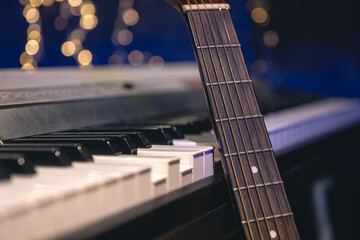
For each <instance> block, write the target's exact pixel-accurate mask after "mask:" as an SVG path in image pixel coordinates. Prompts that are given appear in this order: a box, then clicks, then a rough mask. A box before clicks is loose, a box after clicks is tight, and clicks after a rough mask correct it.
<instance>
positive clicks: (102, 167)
mask: <svg viewBox="0 0 360 240" xmlns="http://www.w3.org/2000/svg"><path fill="white" fill-rule="evenodd" d="M72 165H73V168H75V169H85V170H96V171H105V172H124V171H129V170H130V168H129V167H128V168H126V169H125V168H124V166H120V165H117V164H101V163H98V162H95V163H84V162H76V163H73V164H72ZM131 170H132V171H134V173H135V175H136V176H137V177H136V185H137V186H136V196H137V200H136V201H137V202H139V203H142V202H145V201H147V200H149V199H150V198H151V197H152V196H151V174H150V167H148V166H146V165H145V166H138V167H135V166H133V168H132V169H131Z"/></svg>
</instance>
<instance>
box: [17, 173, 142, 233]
mask: <svg viewBox="0 0 360 240" xmlns="http://www.w3.org/2000/svg"><path fill="white" fill-rule="evenodd" d="M38 172H42V174H41V173H40V176H41V177H40V178H39V177H38V176H37V178H35V179H36V181H33V182H35V183H40V184H43V185H46V184H47V186H48V187H51V189H53V188H54V187H56V185H57V184H59V183H61V184H68V185H70V184H71V185H74V186H73V187H77V188H78V189H79V187H80V186H79V185H78V183H82V184H86V185H89V184H91V182H92V186H93V188H89V187H87V188H84V191H82V192H81V193H84V194H79V197H80V199H78V200H80V201H78V203H80V205H79V204H78V205H77V206H76V208H73V209H72V210H73V211H75V210H77V207H80V208H81V206H84V207H83V210H85V211H82V214H81V215H80V216H82V217H83V219H82V220H83V222H81V221H80V225H84V224H87V223H89V222H91V221H94V220H98V219H99V218H101V217H103V216H104V213H105V212H106V213H107V214H109V212H108V211H106V210H107V209H108V208H107V207H108V206H109V201H113V200H114V195H113V194H114V193H113V190H114V188H111V187H109V186H113V185H111V184H109V181H105V179H109V177H110V175H109V174H104V173H101V175H102V176H101V177H100V176H99V175H98V176H96V175H95V176H94V171H82V170H81V171H79V170H77V171H76V172H74V171H72V173H71V174H72V175H75V176H78V181H76V177H71V176H70V175H69V174H68V173H70V172H71V171H70V172H69V171H66V172H67V174H63V173H62V172H63V171H60V172H58V171H56V170H55V171H45V172H46V173H48V174H49V173H52V174H53V175H50V176H52V177H53V179H51V177H50V176H49V175H44V171H43V170H40V171H39V170H38ZM81 172H83V173H84V172H88V173H91V174H90V176H91V178H92V179H91V180H90V181H86V180H84V177H86V176H81V174H80V176H79V173H81ZM97 174H99V172H98V173H97ZM37 175H38V174H37ZM113 176H114V174H112V175H111V177H112V179H113ZM123 176H124V178H125V179H126V178H127V177H129V175H128V174H123ZM54 178H57V179H58V180H55V179H54ZM15 179H16V178H15ZM59 179H60V181H59ZM61 179H63V180H61ZM64 179H65V180H66V179H68V180H67V181H64ZM101 181H104V182H103V183H104V185H103V187H99V184H100V183H99V182H101ZM17 182H18V183H21V181H19V180H18V181H17ZM124 182H126V181H124ZM133 183H134V184H133V185H131V186H130V189H129V186H128V188H127V189H124V191H123V193H122V195H123V196H124V197H126V198H128V195H129V193H130V195H131V189H133V188H134V187H135V181H133ZM26 184H27V181H26V182H24V185H26ZM100 186H101V184H100ZM124 187H126V184H125V185H124ZM107 190H109V191H107ZM99 194H100V195H99ZM57 195H58V194H57ZM101 196H102V197H101ZM106 196H108V197H110V198H105V197H106ZM99 197H100V199H99ZM133 198H135V194H134V197H133ZM101 199H102V200H103V201H101ZM104 200H108V201H104ZM98 204H100V206H99V205H98ZM110 204H112V202H110ZM99 207H100V209H98V211H92V210H93V209H97V208H99ZM124 207H127V206H124ZM35 210H37V209H35ZM35 210H34V211H32V215H33V217H32V219H34V218H35V219H36V216H43V217H37V218H38V219H40V220H41V219H46V216H49V215H48V214H44V212H46V210H47V209H46V208H45V209H40V210H41V211H38V212H36V211H35ZM99 210H100V211H99ZM101 210H103V211H101ZM61 214H62V215H63V213H61ZM52 215H53V216H54V218H51V219H49V220H47V222H46V223H49V224H54V223H53V222H52V221H53V220H54V219H56V215H57V214H55V213H52ZM34 216H35V217H34ZM64 221H71V218H70V219H63V222H64ZM32 222H34V221H32ZM75 225H76V224H75ZM30 226H31V223H30ZM39 226H40V227H41V226H43V224H37V226H33V227H31V229H37V228H38V227H39ZM57 227H59V226H57ZM48 229H49V230H51V229H53V227H52V226H49V227H48ZM33 232H36V231H33ZM32 234H34V233H32ZM51 234H54V232H53V233H51V232H46V231H45V232H44V231H43V232H42V236H51ZM30 235H31V234H30Z"/></svg>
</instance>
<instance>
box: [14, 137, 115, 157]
mask: <svg viewBox="0 0 360 240" xmlns="http://www.w3.org/2000/svg"><path fill="white" fill-rule="evenodd" d="M11 142H14V143H15V142H16V143H51V144H53V143H79V144H83V145H84V146H85V147H86V148H87V149H88V150H89V151H90V153H91V154H99V155H114V154H121V153H122V152H121V148H120V146H119V145H118V144H117V143H116V142H115V141H114V140H112V139H110V138H64V137H46V138H45V137H29V138H18V139H13V140H11Z"/></svg>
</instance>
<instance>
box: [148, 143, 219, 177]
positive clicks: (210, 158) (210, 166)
mask: <svg viewBox="0 0 360 240" xmlns="http://www.w3.org/2000/svg"><path fill="white" fill-rule="evenodd" d="M152 149H162V150H165V151H166V150H168V149H172V150H176V149H179V150H183V149H185V150H186V149H188V150H199V151H202V152H203V156H204V176H205V177H209V176H212V175H214V147H212V146H173V145H152Z"/></svg>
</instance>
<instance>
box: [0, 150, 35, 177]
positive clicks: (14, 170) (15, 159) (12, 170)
mask: <svg viewBox="0 0 360 240" xmlns="http://www.w3.org/2000/svg"><path fill="white" fill-rule="evenodd" d="M0 165H1V166H3V168H4V169H6V171H7V172H8V173H9V174H34V173H35V169H34V164H33V163H32V161H31V160H30V159H29V158H28V157H26V156H25V155H23V154H16V153H15V154H13V153H0Z"/></svg>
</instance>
